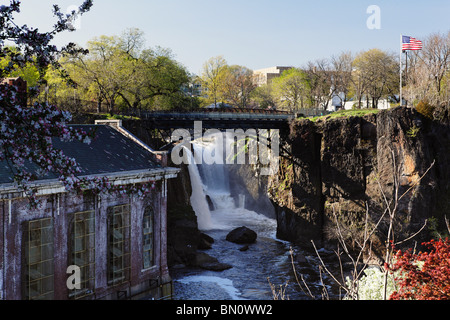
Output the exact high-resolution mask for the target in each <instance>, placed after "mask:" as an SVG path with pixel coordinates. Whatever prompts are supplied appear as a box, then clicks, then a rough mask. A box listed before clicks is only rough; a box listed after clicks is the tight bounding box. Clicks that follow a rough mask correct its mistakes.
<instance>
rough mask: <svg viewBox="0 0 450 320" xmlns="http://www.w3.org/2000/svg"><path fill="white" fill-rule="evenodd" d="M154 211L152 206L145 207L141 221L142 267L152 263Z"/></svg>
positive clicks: (150, 265) (148, 266) (145, 267)
mask: <svg viewBox="0 0 450 320" xmlns="http://www.w3.org/2000/svg"><path fill="white" fill-rule="evenodd" d="M154 217H155V214H154V211H153V208H152V207H147V208H146V209H145V212H144V217H143V221H142V246H143V259H142V260H143V262H144V269H148V268H150V267H152V266H153V265H154V247H153V246H154V231H153V226H154Z"/></svg>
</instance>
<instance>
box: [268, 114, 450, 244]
mask: <svg viewBox="0 0 450 320" xmlns="http://www.w3.org/2000/svg"><path fill="white" fill-rule="evenodd" d="M284 141H285V142H284V148H285V149H286V150H287V151H288V152H287V153H286V152H285V153H284V156H283V158H282V159H281V161H280V170H279V172H278V175H277V176H274V177H272V178H271V179H270V181H269V186H268V192H269V196H270V198H271V200H272V202H273V204H274V206H275V209H276V214H277V220H278V237H280V238H282V239H286V240H291V241H294V242H298V243H302V242H303V243H307V244H310V241H311V240H314V241H318V242H322V244H323V243H326V242H327V241H329V240H333V239H336V237H337V234H336V230H337V229H336V225H337V224H339V226H340V230H341V233H342V236H343V237H344V238H345V239H346V241H347V242H348V243H349V244H356V243H357V242H358V241H361V237H362V230H364V225H365V221H366V213H368V215H367V217H368V224H369V225H372V226H373V225H374V224H375V223H377V221H378V220H379V218H380V217H381V215H383V213H384V212H386V208H387V207H388V206H389V208H390V209H391V211H392V210H395V212H396V215H395V232H396V233H395V236H396V239H399V240H400V239H406V238H408V237H409V236H411V235H413V234H414V233H415V232H417V231H418V230H419V229H420V228H421V227H422V226H423V225H424V223H425V220H426V219H428V221H430V218H432V221H437V222H441V226H442V225H443V223H442V222H443V219H444V215H445V214H447V215H448V216H450V193H449V190H450V189H449V181H450V169H449V165H450V130H449V122H448V119H447V120H444V121H432V120H430V119H428V118H426V117H424V116H422V115H421V114H419V113H418V112H416V111H415V110H414V109H408V108H394V109H390V110H385V111H381V112H379V113H378V114H370V115H367V116H364V117H343V118H333V119H332V118H331V117H328V118H327V117H324V118H322V119H320V120H318V121H317V122H311V121H309V120H307V119H299V120H295V121H293V122H292V123H291V126H290V133H289V136H287V137H284ZM387 228H388V225H387V222H386V219H384V220H383V221H382V223H381V224H380V225H379V226H378V228H377V230H378V231H377V233H376V234H375V235H374V236H373V239H372V240H373V241H374V251H377V248H381V247H382V246H384V242H383V241H384V240H383V239H386V237H385V235H386V232H387ZM434 228H439V224H438V225H437V226H436V224H435V225H434ZM429 230H430V229H429V228H428V227H427V228H425V229H424V231H423V232H421V233H420V234H419V236H416V237H415V238H413V240H416V241H419V243H420V242H421V240H422V238H423V239H426V238H428V239H429V234H428V233H427V231H429Z"/></svg>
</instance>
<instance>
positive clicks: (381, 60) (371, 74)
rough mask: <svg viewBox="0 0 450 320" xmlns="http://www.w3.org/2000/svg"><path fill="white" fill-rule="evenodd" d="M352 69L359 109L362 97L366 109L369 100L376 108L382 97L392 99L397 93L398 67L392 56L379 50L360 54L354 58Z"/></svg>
mask: <svg viewBox="0 0 450 320" xmlns="http://www.w3.org/2000/svg"><path fill="white" fill-rule="evenodd" d="M353 68H354V75H353V76H354V80H353V81H354V84H355V85H356V90H355V91H356V92H357V97H358V102H359V103H358V107H359V108H361V100H362V97H363V96H364V95H365V96H366V102H367V107H369V98H370V100H372V101H371V102H372V107H373V108H376V107H377V106H378V101H379V100H380V99H381V98H382V97H389V96H391V97H392V96H394V94H395V93H396V92H397V91H398V87H399V76H398V75H399V70H400V67H399V64H398V61H397V58H396V56H395V55H394V54H390V53H386V52H384V51H381V50H379V49H371V50H369V51H365V52H362V53H360V54H358V55H357V56H356V57H355V59H354V61H353Z"/></svg>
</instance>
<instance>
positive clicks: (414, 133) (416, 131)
mask: <svg viewBox="0 0 450 320" xmlns="http://www.w3.org/2000/svg"><path fill="white" fill-rule="evenodd" d="M419 132H420V128H419V127H417V126H416V125H413V126H412V127H411V128H409V130H408V131H407V132H406V134H407V135H408V137H410V138H416V137H417V135H418V134H419Z"/></svg>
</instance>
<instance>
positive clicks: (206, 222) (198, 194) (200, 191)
mask: <svg viewBox="0 0 450 320" xmlns="http://www.w3.org/2000/svg"><path fill="white" fill-rule="evenodd" d="M184 151H185V154H184V155H185V157H188V159H189V162H188V163H189V165H188V169H189V176H190V180H191V187H192V195H191V205H192V209H194V211H195V214H196V215H197V223H198V228H199V229H200V230H209V229H211V212H210V211H209V205H208V202H207V201H206V196H205V192H204V189H205V186H204V185H203V183H202V179H201V177H200V173H199V171H198V167H197V164H196V163H195V161H194V156H193V154H192V152H191V151H190V150H189V149H187V148H184Z"/></svg>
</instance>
